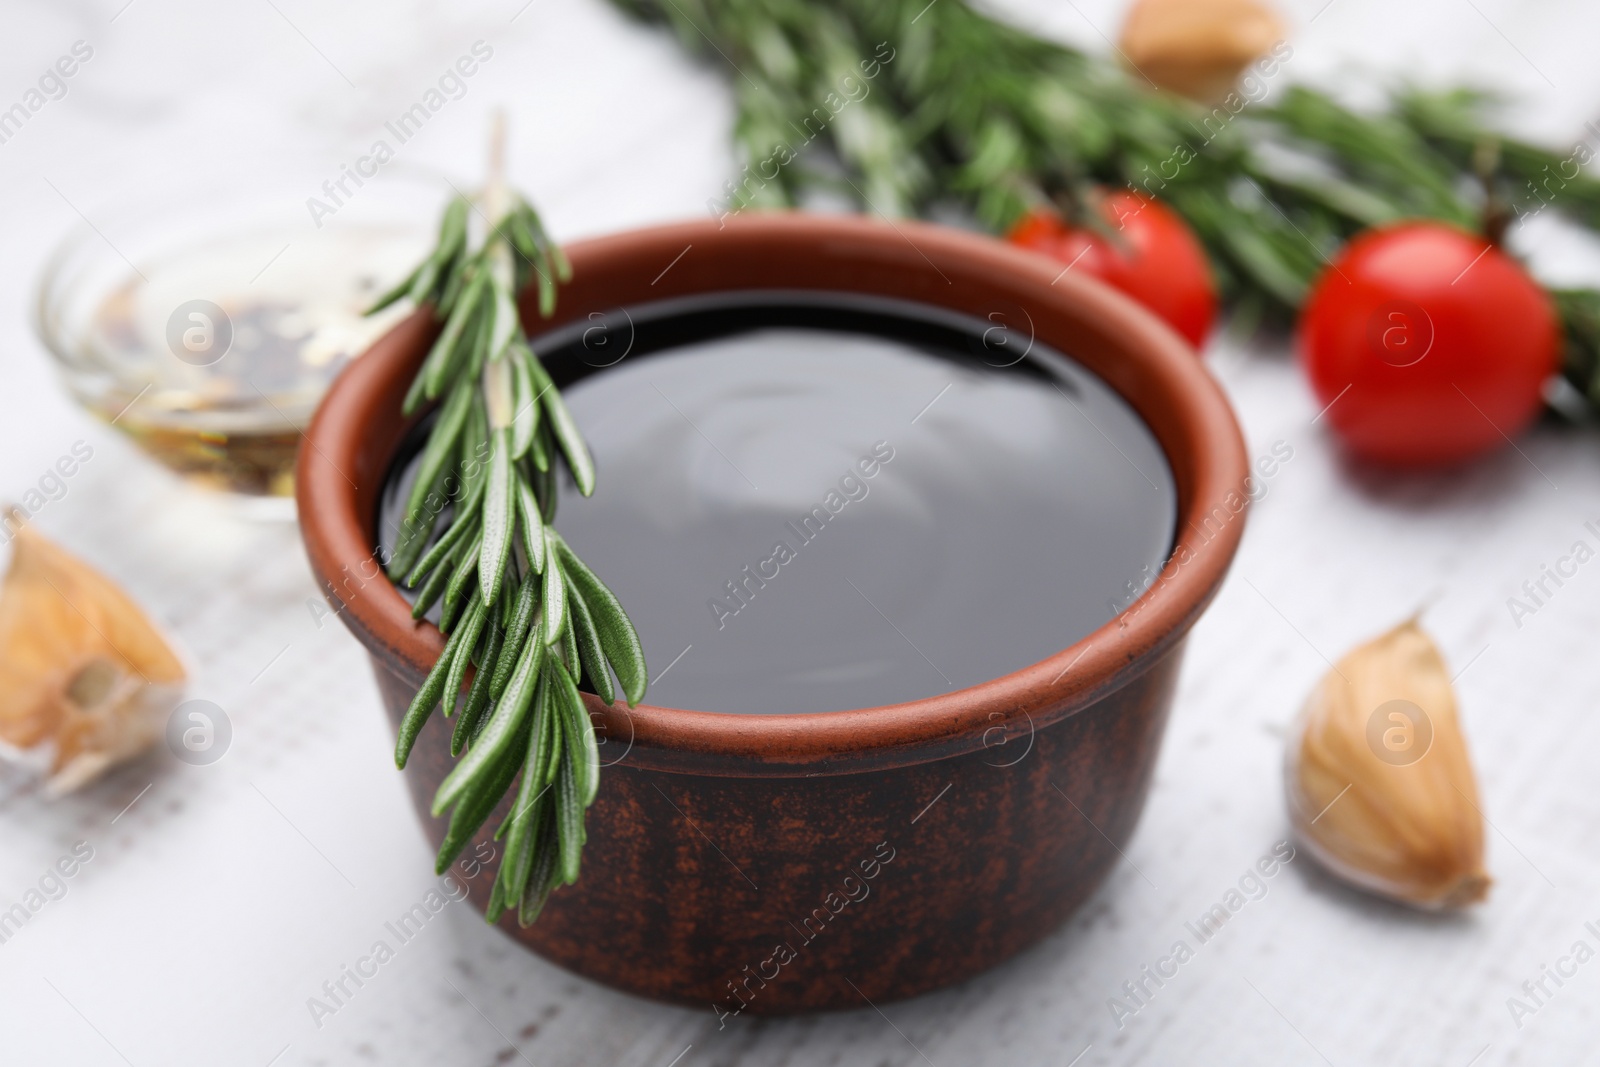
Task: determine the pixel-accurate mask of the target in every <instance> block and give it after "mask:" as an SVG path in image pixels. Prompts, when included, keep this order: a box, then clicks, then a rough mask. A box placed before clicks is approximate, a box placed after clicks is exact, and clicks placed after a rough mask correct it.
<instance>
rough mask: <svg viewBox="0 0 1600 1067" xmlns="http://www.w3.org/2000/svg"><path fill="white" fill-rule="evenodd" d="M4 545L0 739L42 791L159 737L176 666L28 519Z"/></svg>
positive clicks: (167, 650) (96, 576) (98, 581)
mask: <svg viewBox="0 0 1600 1067" xmlns="http://www.w3.org/2000/svg"><path fill="white" fill-rule="evenodd" d="M16 521H17V520H16V519H15V518H12V519H11V520H10V523H8V525H10V524H11V523H15V522H16ZM12 543H13V546H14V547H13V554H12V557H11V565H10V568H9V569H8V570H7V571H6V575H5V580H4V582H3V583H0V743H4V745H5V746H7V747H8V748H9V749H10V750H12V751H13V752H14V753H18V754H21V755H23V757H24V758H29V759H30V761H38V762H41V763H42V764H43V765H44V766H45V768H46V769H47V772H48V774H49V775H50V779H49V782H48V787H49V789H50V791H51V792H53V793H64V792H70V791H71V790H74V789H77V788H78V787H80V786H82V785H84V784H85V783H87V782H89V781H92V780H93V779H94V778H96V777H98V776H99V775H100V774H101V773H103V772H104V771H105V770H106V769H107V768H109V767H111V766H113V765H114V764H116V763H119V762H122V761H123V760H127V759H131V758H132V757H134V756H136V755H138V754H139V753H141V752H143V751H144V750H145V749H147V748H149V747H150V746H151V745H152V744H153V743H154V742H155V740H156V739H157V738H158V737H160V736H161V735H162V732H163V730H164V729H165V726H166V719H167V716H168V714H169V713H170V712H171V710H172V709H173V707H175V706H176V704H177V702H178V699H179V697H180V696H181V695H182V692H183V683H184V680H185V672H184V668H183V665H182V663H181V662H180V661H179V659H178V657H177V655H176V654H175V653H174V652H173V651H172V649H171V647H170V646H169V645H168V643H167V641H166V639H165V638H163V637H162V635H161V634H160V632H159V631H158V630H157V629H156V627H155V626H154V624H153V623H151V621H150V620H149V619H148V618H146V617H145V615H144V613H143V612H141V611H140V610H139V607H138V605H136V604H135V603H134V602H133V601H132V600H131V599H130V598H129V597H128V595H127V594H126V593H124V592H123V591H122V590H121V589H120V588H118V587H117V586H116V585H115V584H113V583H112V582H111V581H110V580H109V579H107V578H106V577H105V576H103V575H102V574H100V573H99V572H98V571H96V570H94V569H93V568H92V567H90V566H89V565H88V564H86V563H84V562H83V561H82V560H80V559H78V558H77V557H75V556H73V555H72V554H71V553H69V552H67V551H66V550H65V549H63V548H61V547H60V546H58V545H56V544H54V543H53V542H51V541H50V540H48V539H47V538H45V537H44V536H43V535H42V534H40V533H38V532H36V531H35V530H34V529H33V528H32V527H31V526H27V525H23V526H21V527H20V528H18V529H17V530H16V534H15V536H14V538H13V542H12Z"/></svg>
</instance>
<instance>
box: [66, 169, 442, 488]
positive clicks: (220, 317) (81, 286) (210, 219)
mask: <svg viewBox="0 0 1600 1067" xmlns="http://www.w3.org/2000/svg"><path fill="white" fill-rule="evenodd" d="M408 184H411V185H415V184H417V183H415V182H412V183H408ZM440 188H444V189H446V190H447V189H448V187H447V186H444V185H443V183H440ZM402 192H403V193H404V197H403V198H406V199H410V200H411V201H413V202H414V203H419V204H426V205H427V206H426V207H421V206H419V207H417V208H414V209H413V213H412V214H411V215H410V217H411V218H426V217H428V216H429V211H436V210H437V205H438V203H440V202H442V200H443V198H444V196H443V194H442V193H439V192H438V191H437V190H436V189H433V188H431V187H430V188H429V190H428V193H427V200H426V201H422V200H421V199H420V198H419V196H418V191H417V190H415V189H405V190H402ZM395 199H396V197H394V196H392V195H391V196H389V197H387V198H385V197H381V196H378V195H373V196H372V197H371V198H370V200H371V203H370V204H368V205H363V206H365V207H366V208H367V210H365V211H363V212H362V213H360V214H357V213H355V212H350V213H348V214H347V217H346V218H345V219H335V220H325V221H324V224H323V225H322V226H321V227H318V226H316V225H314V224H313V221H312V220H311V219H310V218H308V217H307V216H306V215H305V213H304V211H303V209H301V210H300V211H299V212H298V216H297V214H296V211H295V210H294V209H295V208H297V206H298V205H296V204H295V203H294V202H293V201H292V200H289V199H286V198H285V197H283V196H281V195H280V196H278V197H276V198H258V199H256V200H255V201H253V202H251V201H244V202H240V201H238V199H237V198H235V199H234V200H232V201H229V202H218V203H216V204H214V205H213V206H211V207H208V208H197V207H196V206H195V204H194V202H193V201H192V200H190V201H186V202H184V203H182V204H179V205H177V206H176V207H175V208H173V209H171V210H168V209H164V208H161V207H159V206H151V205H141V206H140V207H139V208H136V209H129V210H125V211H122V212H116V211H113V212H109V213H106V214H104V215H97V217H96V218H95V221H94V223H86V224H85V225H84V226H83V227H81V228H80V229H79V230H78V231H76V232H74V233H73V234H71V235H70V236H69V237H68V238H67V239H66V240H65V241H64V242H63V244H62V245H61V246H60V248H59V249H58V250H57V251H56V253H55V255H54V256H53V257H52V259H51V260H50V262H49V263H48V264H47V265H46V268H45V271H44V275H43V277H42V279H41V281H40V286H39V292H38V299H37V304H36V309H35V314H36V328H37V330H38V333H39V337H40V339H41V340H42V341H43V342H44V344H45V346H46V347H47V348H48V349H49V350H50V352H51V354H52V355H53V356H54V357H55V360H56V362H57V365H58V367H59V369H60V371H61V373H62V377H63V379H64V380H65V383H66V385H67V388H68V389H69V391H70V392H71V393H72V394H73V396H74V398H76V399H77V400H78V401H79V402H80V403H81V404H83V405H84V406H85V407H86V408H88V409H89V410H90V411H92V412H94V413H95V414H96V415H98V416H100V417H101V418H103V419H105V420H106V421H107V422H109V423H110V424H112V425H114V426H116V427H117V428H118V429H119V430H122V431H123V432H124V433H126V434H127V435H128V436H129V437H130V438H132V439H133V441H134V442H135V443H136V444H138V445H139V447H140V448H141V449H143V450H144V451H145V452H146V453H148V454H149V455H150V456H152V457H153V458H155V459H156V460H157V461H159V462H160V463H162V464H163V465H164V466H166V467H168V468H169V469H171V470H172V471H174V472H176V473H177V474H179V475H180V476H182V477H183V478H185V479H186V480H188V481H190V482H191V483H194V484H196V485H199V486H202V487H205V488H207V489H211V490H217V491H221V492H222V493H225V494H228V495H230V496H231V497H232V498H233V500H234V501H235V502H236V503H237V504H238V505H240V509H241V510H242V511H244V512H245V513H247V514H250V515H254V516H260V517H285V518H287V517H290V516H292V515H293V499H292V494H293V492H294V478H293V472H294V461H295V455H296V452H297V450H298V448H299V445H300V441H301V438H302V433H303V431H304V429H305V427H306V425H307V424H308V423H309V421H310V418H311V413H312V412H313V410H315V408H316V405H317V402H318V401H319V400H320V399H321V397H322V394H323V392H324V391H325V390H326V388H327V386H328V385H329V383H330V382H332V380H333V378H334V377H335V376H336V375H337V374H338V373H339V372H340V371H341V370H342V369H343V368H344V367H345V366H346V365H347V364H348V363H349V362H350V360H352V359H354V358H355V357H356V356H358V355H359V354H360V353H361V352H362V351H364V350H365V349H366V348H367V346H368V345H369V344H371V343H372V341H374V340H375V339H376V338H377V337H378V336H379V335H380V334H382V333H383V332H384V331H385V330H387V329H388V328H389V327H390V326H392V325H393V324H394V322H395V321H396V320H397V319H398V318H400V317H402V316H403V315H404V314H405V311H404V310H403V309H401V308H391V309H389V310H388V311H386V312H385V313H383V314H380V315H375V316H373V317H371V318H367V317H364V316H363V314H362V312H363V310H364V309H365V308H366V307H367V306H368V305H369V304H370V303H371V302H372V301H373V299H374V298H375V297H376V296H377V295H379V294H380V293H382V292H383V291H384V290H385V289H386V288H387V287H388V286H390V285H392V284H393V283H394V282H395V281H396V280H397V279H398V278H400V277H402V276H403V274H404V272H405V271H406V270H407V269H408V267H409V265H410V264H411V263H413V262H415V260H416V259H417V258H419V257H420V256H421V255H422V254H424V252H425V250H426V248H427V245H428V240H429V236H430V234H429V232H428V231H427V229H425V228H423V227H420V226H417V225H415V224H411V223H405V224H402V223H395V222H392V221H386V219H396V218H404V217H406V215H405V214H404V213H402V212H401V211H399V210H396V209H395V207H394V203H393V202H394V200H395ZM113 242H114V243H113Z"/></svg>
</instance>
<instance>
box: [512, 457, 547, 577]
mask: <svg viewBox="0 0 1600 1067" xmlns="http://www.w3.org/2000/svg"><path fill="white" fill-rule="evenodd" d="M517 517H518V518H519V519H520V520H521V525H519V526H518V527H517V528H518V529H519V530H520V531H521V533H522V550H523V552H524V553H525V554H526V555H527V557H528V567H529V568H530V569H531V570H532V571H533V573H534V574H543V573H544V549H545V537H544V519H543V517H542V516H541V515H540V514H539V501H538V499H537V498H536V497H535V496H534V495H533V488H532V487H531V486H530V485H528V483H527V482H526V481H525V480H524V479H523V478H522V476H521V474H520V473H519V474H518V476H517Z"/></svg>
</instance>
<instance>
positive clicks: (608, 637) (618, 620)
mask: <svg viewBox="0 0 1600 1067" xmlns="http://www.w3.org/2000/svg"><path fill="white" fill-rule="evenodd" d="M552 533H553V531H552ZM554 541H555V546H554V547H555V552H556V556H557V558H558V559H559V561H560V564H559V565H560V569H562V570H564V571H565V572H566V575H567V577H568V578H569V579H570V580H571V582H572V584H573V585H574V586H576V587H577V590H578V595H579V596H581V597H582V598H583V602H584V605H585V606H586V607H588V609H589V611H590V613H591V614H592V615H593V616H594V622H595V629H596V631H597V632H598V634H599V637H600V647H601V648H602V649H604V650H605V654H606V659H608V660H610V661H611V666H612V668H613V669H614V670H615V671H616V672H617V680H618V681H619V682H621V683H622V692H623V694H624V696H626V697H627V700H628V704H629V706H630V707H631V706H632V705H634V704H637V703H639V701H641V700H643V699H644V691H645V686H646V685H647V684H649V680H650V679H649V676H648V673H647V669H646V667H645V662H644V647H643V646H642V645H641V644H640V643H639V635H638V633H637V632H635V630H634V628H633V623H632V621H631V620H629V618H628V614H627V612H625V611H623V610H622V604H621V603H620V602H619V601H618V600H617V598H616V596H615V595H614V594H613V593H612V592H611V590H610V589H607V588H606V587H605V585H604V583H602V582H601V581H600V579H599V578H597V577H595V573H594V572H593V571H591V570H590V569H589V568H588V567H587V566H585V565H584V562H583V561H582V560H581V559H579V558H578V556H577V554H576V553H575V552H573V551H572V549H571V548H569V547H568V546H567V543H566V541H564V540H562V538H561V537H560V535H555V537H554Z"/></svg>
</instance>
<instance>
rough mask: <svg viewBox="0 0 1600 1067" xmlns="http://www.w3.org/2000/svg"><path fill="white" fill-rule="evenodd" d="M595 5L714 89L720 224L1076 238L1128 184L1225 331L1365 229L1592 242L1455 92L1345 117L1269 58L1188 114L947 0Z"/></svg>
mask: <svg viewBox="0 0 1600 1067" xmlns="http://www.w3.org/2000/svg"><path fill="white" fill-rule="evenodd" d="M615 2H616V3H617V4H618V6H619V7H622V8H623V9H625V10H628V11H630V12H632V13H633V14H635V15H637V16H640V17H643V18H648V19H651V20H655V21H660V22H664V23H666V24H668V25H669V26H670V27H671V28H672V29H673V31H674V32H675V33H676V35H677V37H678V39H679V40H680V41H681V42H682V44H683V45H684V46H685V47H686V48H688V49H690V50H691V51H693V52H696V53H697V54H699V55H701V56H703V57H704V58H705V59H706V60H707V61H708V62H709V63H711V64H712V65H714V66H717V67H719V68H721V69H722V70H724V71H725V72H726V73H727V75H728V78H729V83H730V85H731V86H732V88H733V92H734V96H735V101H736V107H737V118H736V122H735V128H734V135H735V138H736V140H737V142H738V144H739V146H740V149H741V151H742V153H743V154H744V157H745V160H746V162H747V166H746V168H745V170H744V172H743V173H742V174H741V175H740V176H739V177H738V178H737V179H736V180H735V181H733V182H731V183H730V184H729V187H728V189H727V195H726V196H725V197H724V198H722V199H721V201H720V204H719V205H718V209H719V210H721V211H734V210H738V209H740V208H743V207H747V206H755V207H763V206H765V207H778V206H786V205H793V204H796V203H798V202H799V201H800V200H801V198H802V197H803V196H804V195H805V194H806V193H807V192H810V191H816V190H825V191H827V192H830V193H833V194H843V195H844V196H845V197H847V198H849V199H851V200H853V201H855V202H856V203H857V205H858V206H859V207H861V208H863V209H865V210H869V211H873V212H876V213H879V214H883V215H886V216H898V215H910V214H930V213H932V214H936V215H937V214H940V213H941V209H944V208H955V209H957V210H959V211H962V212H964V213H966V214H968V215H969V216H972V217H975V218H976V219H977V220H978V221H979V222H981V223H982V224H984V225H986V226H988V227H990V228H992V229H994V230H997V231H1002V232H1003V231H1004V230H1006V229H1007V228H1009V227H1010V226H1011V225H1012V224H1013V223H1014V222H1015V221H1016V220H1017V219H1018V218H1019V217H1020V216H1021V215H1022V214H1023V213H1024V212H1025V211H1027V210H1029V209H1030V208H1034V207H1036V206H1039V205H1043V204H1055V205H1057V206H1059V207H1061V208H1063V209H1064V210H1065V211H1066V213H1067V214H1069V215H1070V216H1075V217H1077V218H1079V219H1081V220H1083V221H1086V222H1089V223H1090V224H1094V222H1095V220H1097V219H1098V216H1097V215H1096V214H1094V213H1093V212H1092V211H1090V210H1089V207H1090V205H1091V203H1092V201H1093V199H1094V197H1095V189H1096V188H1097V187H1104V186H1129V187H1132V188H1134V189H1136V190H1138V191H1140V192H1144V193H1148V194H1150V195H1154V196H1157V197H1160V198H1161V199H1163V200H1164V201H1166V202H1167V203H1169V204H1171V205H1172V206H1173V207H1174V208H1175V209H1176V210H1177V211H1178V212H1179V213H1181V214H1182V215H1183V217H1184V218H1185V219H1186V220H1187V221H1188V223H1189V225H1190V226H1191V227H1193V229H1194V230H1195V232H1196V234H1197V235H1198V236H1199V238H1200V240H1201V241H1202V243H1203V244H1204V245H1205V247H1206V249H1207V251H1208V252H1209V253H1210V258H1211V263H1212V266H1213V269H1214V271H1215V274H1216V278H1217V281H1218V283H1219V286H1220V288H1221V290H1222V293H1223V296H1224V298H1225V299H1227V300H1229V301H1230V302H1231V303H1232V304H1233V306H1234V308H1235V311H1236V314H1237V318H1236V320H1235V321H1236V323H1237V324H1238V325H1239V327H1240V328H1241V329H1243V330H1246V331H1248V330H1249V329H1252V328H1253V326H1254V324H1256V323H1258V322H1261V321H1262V320H1267V321H1274V322H1277V323H1284V322H1287V321H1288V320H1289V319H1290V317H1291V316H1292V315H1293V313H1294V312H1295V311H1296V309H1298V308H1299V306H1300V304H1301V302H1302V301H1303V300H1304V298H1305V296H1306V293H1307V291H1308V290H1309V288H1310V287H1311V284H1312V283H1313V281H1314V280H1315V279H1316V277H1317V276H1318V275H1319V274H1320V273H1321V272H1322V271H1323V270H1324V269H1325V268H1326V266H1327V264H1328V262H1329V260H1330V259H1331V258H1332V256H1333V255H1334V254H1335V253H1336V252H1337V250H1338V248H1339V246H1340V245H1341V244H1342V243H1343V242H1344V241H1346V240H1348V239H1349V238H1350V237H1351V236H1353V235H1354V234H1356V233H1357V232H1359V231H1361V230H1363V229H1366V228H1368V227H1371V226H1377V225H1381V224H1384V223H1388V222H1393V221H1396V220H1399V219H1403V218H1433V219H1439V220H1443V221H1445V222H1449V223H1454V224H1456V225H1459V226H1463V227H1468V228H1476V227H1478V226H1480V225H1482V226H1483V227H1484V229H1485V230H1486V231H1487V232H1488V233H1489V235H1490V236H1491V237H1496V236H1498V232H1499V230H1500V228H1501V227H1502V226H1503V225H1504V223H1505V222H1507V221H1509V220H1511V219H1513V218H1525V217H1527V216H1530V215H1532V214H1537V213H1539V212H1540V211H1542V210H1544V209H1545V208H1547V207H1548V208H1549V209H1550V210H1552V211H1556V212H1559V213H1561V214H1562V215H1564V216H1565V217H1566V218H1568V219H1570V220H1572V221H1574V222H1576V223H1578V224H1579V225H1581V226H1584V227H1586V228H1588V229H1591V230H1594V229H1600V181H1597V180H1596V179H1595V178H1594V177H1592V176H1590V175H1589V174H1588V173H1586V172H1585V171H1583V170H1582V168H1581V165H1582V164H1583V163H1586V162H1587V161H1588V160H1589V158H1590V156H1591V155H1592V154H1593V151H1594V150H1593V149H1590V148H1587V147H1585V146H1580V147H1578V148H1574V149H1567V150H1561V151H1551V150H1549V149H1546V148H1542V147H1539V146H1537V145H1533V144H1528V143H1526V142H1523V141H1520V140H1517V139H1515V138H1510V137H1506V136H1504V135H1502V134H1501V133H1500V132H1497V131H1496V130H1495V129H1494V128H1493V127H1492V126H1491V125H1490V122H1489V119H1490V118H1491V116H1492V112H1493V110H1494V106H1495V104H1496V103H1497V102H1496V100H1495V99H1493V98H1492V97H1491V96H1489V95H1487V94H1485V93H1481V92H1477V91H1473V90H1466V89H1457V90H1448V91H1442V92H1436V91H1422V90H1419V89H1415V88H1409V87H1402V88H1399V89H1397V90H1395V91H1393V92H1392V93H1391V94H1390V95H1389V97H1388V99H1387V102H1386V104H1385V105H1384V106H1383V107H1382V108H1381V109H1378V110H1376V111H1370V112H1369V111H1359V110H1355V109H1352V108H1350V107H1347V106H1345V105H1344V104H1342V103H1340V102H1339V101H1337V100H1336V99H1334V98H1333V97H1332V96H1330V95H1327V94H1325V93H1322V92H1319V91H1317V90H1315V89H1311V88H1307V87H1304V86H1288V87H1287V88H1280V87H1279V86H1278V85H1277V84H1276V83H1277V82H1279V81H1285V80H1286V75H1285V74H1284V67H1285V66H1292V62H1293V59H1292V48H1291V47H1290V46H1287V45H1284V44H1280V45H1279V46H1278V48H1277V49H1276V50H1275V51H1274V52H1273V53H1271V54H1269V55H1268V56H1266V57H1264V58H1263V60H1262V62H1261V64H1260V65H1258V66H1257V67H1256V68H1255V69H1254V70H1253V71H1252V72H1250V75H1249V78H1248V79H1247V80H1246V81H1245V82H1244V83H1242V85H1241V88H1240V89H1239V91H1238V93H1236V94H1235V96H1234V97H1232V98H1231V99H1230V100H1228V101H1225V102H1223V103H1221V104H1219V105H1217V106H1216V107H1214V108H1212V107H1205V106H1203V105H1200V104H1196V103H1194V102H1192V101H1189V100H1185V99H1182V98H1179V97H1176V96H1173V95H1171V94H1168V93H1163V92H1158V91H1155V90H1154V89H1152V88H1151V86H1150V85H1149V84H1148V83H1147V82H1146V81H1145V80H1144V79H1143V78H1142V77H1141V76H1139V75H1138V74H1137V73H1136V72H1133V73H1130V72H1127V71H1124V70H1123V69H1122V68H1121V67H1120V66H1119V65H1117V64H1116V63H1114V62H1112V61H1110V60H1107V59H1102V58H1099V57H1095V56H1090V55H1087V54H1085V53H1082V52H1079V51H1077V50H1075V49H1072V48H1068V47H1065V46H1062V45H1059V44H1055V43H1051V42H1047V41H1043V40H1040V39H1039V38H1037V37H1035V36H1033V35H1032V34H1029V33H1027V32H1025V31H1023V30H1021V29H1017V28H1015V27H1012V26H1009V25H1006V24H1005V23H1003V22H1000V21H997V20H996V19H993V18H990V17H988V16H986V15H983V14H980V13H979V12H977V11H974V10H973V9H972V8H970V7H969V6H967V5H966V4H965V3H963V2H962V0H936V2H935V3H932V4H929V3H928V2H927V0H805V2H802V0H615ZM1246 97H1258V98H1265V99H1268V100H1270V102H1268V103H1259V104H1257V103H1250V102H1249V101H1248V100H1247V99H1246ZM780 146H781V147H780ZM819 146H820V147H824V148H826V149H827V151H826V152H818V151H815V148H816V147H819ZM775 151H776V154H775ZM791 153H792V155H793V156H794V157H797V158H795V159H794V161H793V162H790V161H789V157H790V155H791ZM1553 295H1554V296H1555V298H1556V305H1557V308H1558V310H1559V311H1560V313H1561V316H1562V319H1563V321H1564V324H1565V326H1566V328H1567V356H1566V372H1567V376H1568V378H1569V380H1571V381H1572V383H1573V384H1574V385H1575V386H1576V387H1577V388H1578V389H1579V390H1580V391H1581V392H1583V393H1584V394H1585V395H1586V396H1588V397H1589V399H1590V401H1591V403H1594V404H1596V405H1600V293H1597V292H1595V291H1594V290H1587V289H1585V290H1560V291H1556V292H1555V293H1554V294H1553Z"/></svg>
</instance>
